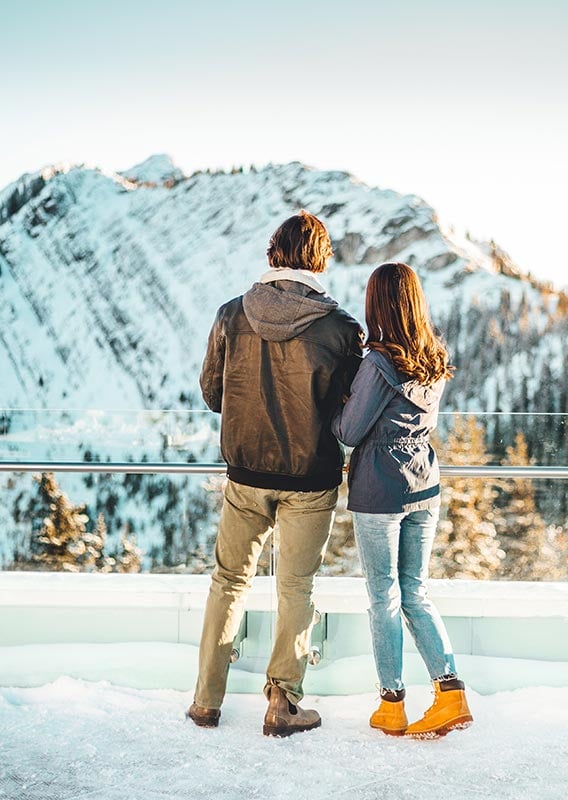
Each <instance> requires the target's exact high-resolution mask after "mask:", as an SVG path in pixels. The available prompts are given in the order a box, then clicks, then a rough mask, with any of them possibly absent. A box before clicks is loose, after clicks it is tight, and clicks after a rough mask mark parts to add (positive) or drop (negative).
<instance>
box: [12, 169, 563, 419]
mask: <svg viewBox="0 0 568 800" xmlns="http://www.w3.org/2000/svg"><path fill="white" fill-rule="evenodd" d="M300 208H306V209H308V210H309V211H311V212H312V213H315V214H317V215H318V216H320V217H321V218H322V219H323V220H324V221H325V223H326V225H327V226H328V228H329V231H330V234H331V237H332V240H333V244H334V250H335V258H334V261H333V263H332V265H331V267H330V270H329V272H328V274H327V275H326V277H325V279H324V280H325V281H326V282H327V285H328V288H329V291H330V293H331V294H332V295H334V296H335V297H336V298H337V299H338V300H339V301H340V302H341V303H342V304H343V305H345V307H347V308H348V309H349V310H350V311H351V312H352V313H353V314H354V315H355V316H357V317H358V318H359V319H362V318H363V295H364V287H365V283H366V280H367V278H368V276H369V274H370V272H371V271H372V269H373V268H374V267H375V266H376V265H377V264H379V263H380V262H381V261H385V260H398V261H406V262H407V263H409V264H411V265H413V266H414V267H415V268H416V269H417V271H418V272H419V274H420V276H421V277H422V279H423V283H424V287H425V290H426V293H427V296H428V299H429V301H430V305H431V310H432V316H433V318H434V321H435V322H436V324H437V325H439V327H440V328H441V329H442V330H443V331H444V332H445V333H446V336H447V338H448V341H449V344H450V347H451V349H452V351H453V355H454V360H455V362H456V363H457V365H458V367H460V368H461V369H460V370H459V371H458V374H457V377H456V379H455V380H454V381H453V382H452V383H451V384H450V387H449V391H448V392H447V395H446V408H462V409H470V410H471V409H486V410H492V409H495V408H500V409H502V410H533V409H540V410H560V408H561V405H562V402H564V406H565V405H566V404H565V397H566V376H565V369H564V353H565V351H566V325H565V311H566V308H567V298H566V296H565V295H562V294H560V293H558V292H555V291H553V290H552V289H551V288H550V287H546V286H544V285H542V284H539V283H538V282H537V281H535V280H534V279H532V278H530V277H529V276H526V275H522V274H521V273H520V272H519V270H517V269H516V268H515V266H514V265H513V264H511V262H510V260H509V259H508V258H507V256H506V254H505V253H503V252H502V251H500V250H499V249H498V248H497V247H496V246H495V245H489V244H484V243H479V242H475V241H471V240H470V239H468V238H464V237H458V236H456V235H455V234H454V233H453V232H452V231H451V230H444V229H442V228H441V227H440V224H439V223H438V220H437V218H436V214H435V212H434V210H433V209H432V208H431V207H430V206H429V205H428V204H427V203H425V202H424V201H423V200H421V199H420V198H418V197H416V196H414V195H406V196H403V195H400V194H398V193H396V192H394V191H390V190H384V189H378V188H373V187H369V186H367V185H365V184H363V183H361V182H360V181H358V180H357V179H355V178H354V177H353V176H351V175H349V174H347V173H344V172H326V171H319V170H314V169H310V168H308V167H305V166H303V165H302V164H300V163H297V162H293V163H290V164H285V165H275V166H274V165H270V166H268V167H266V168H264V169H262V170H258V171H257V170H254V169H250V170H235V171H233V172H231V173H224V172H215V173H210V172H199V173H195V174H193V175H191V176H189V177H186V176H184V175H183V173H182V172H181V170H179V169H178V168H177V167H175V166H174V165H173V164H172V162H171V161H170V159H169V158H168V157H167V156H153V157H151V158H149V159H148V160H147V161H145V162H143V163H142V164H139V165H137V166H135V167H133V168H131V169H126V170H124V171H123V172H121V173H120V174H107V173H105V172H103V171H101V170H99V169H92V168H86V167H84V166H70V165H60V166H53V167H49V168H48V169H45V170H43V171H41V172H38V173H34V174H31V175H28V174H26V175H24V176H22V178H21V179H20V180H18V181H16V182H15V183H13V184H11V185H10V186H8V187H7V188H6V189H4V190H3V191H2V192H1V193H0V370H1V375H2V381H1V384H0V407H4V408H6V407H20V408H21V407H35V408H129V409H139V408H152V407H153V408H183V407H185V408H187V407H191V406H196V407H201V406H202V403H201V399H200V396H199V391H198V385H197V378H198V374H199V370H200V366H201V360H202V357H203V352H204V347H205V341H206V337H207V334H208V331H209V328H210V325H211V322H212V320H213V316H214V313H215V310H216V308H217V307H218V306H219V305H220V304H221V303H222V302H224V301H225V300H227V299H228V298H230V297H232V296H234V295H236V294H239V293H241V292H242V291H244V290H245V289H246V288H248V286H249V285H250V284H251V283H252V282H253V281H254V280H255V279H256V278H257V276H258V275H259V274H261V273H262V272H263V271H264V270H265V269H266V268H267V267H266V258H265V255H264V254H265V251H266V247H267V243H268V239H269V236H270V234H271V233H272V232H273V230H274V229H275V228H276V226H277V225H278V224H279V223H280V222H281V221H282V220H283V219H285V218H286V217H287V216H289V215H291V214H293V213H295V212H297V211H298V209H300ZM543 381H547V382H548V383H547V385H546V387H545V390H543ZM562 393H564V395H563V394H562ZM563 396H564V400H563V399H562V397H563ZM523 404H524V405H523ZM524 406H526V408H524ZM545 406H546V407H545Z"/></svg>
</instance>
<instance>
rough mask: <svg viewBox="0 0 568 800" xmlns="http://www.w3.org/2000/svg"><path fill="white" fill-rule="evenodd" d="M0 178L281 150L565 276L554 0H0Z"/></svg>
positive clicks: (216, 162) (249, 158) (191, 164)
mask: <svg viewBox="0 0 568 800" xmlns="http://www.w3.org/2000/svg"><path fill="white" fill-rule="evenodd" d="M0 14H1V19H0V68H1V75H2V79H1V81H0V154H1V158H0V185H4V184H6V183H8V182H9V181H10V180H13V179H15V178H16V177H18V176H19V175H20V174H21V173H22V172H25V171H33V170H35V169H38V168H39V167H41V166H43V165H45V164H48V163H53V162H58V161H76V162H87V163H89V164H96V165H99V166H101V167H103V168H106V169H121V168H125V167H127V166H129V165H131V164H133V163H135V162H137V161H140V160H142V159H144V158H146V156H148V155H150V154H151V153H155V152H167V153H170V155H172V157H173V158H174V160H175V161H176V162H177V163H178V164H179V165H180V166H181V167H182V168H183V169H185V170H186V171H188V172H191V171H192V170H194V169H197V168H204V167H208V166H210V167H216V166H221V167H230V166H231V165H233V164H245V165H246V164H249V163H251V162H254V163H256V164H258V165H262V164H264V163H266V162H268V161H273V162H280V161H288V160H292V159H297V160H300V161H304V162H305V163H308V164H312V165H313V166H317V167H323V168H337V169H346V170H349V171H351V172H353V173H355V174H356V175H357V176H358V177H359V178H361V179H362V180H364V181H367V182H369V183H371V184H378V185H380V186H382V187H390V188H393V189H397V190H399V191H403V192H414V193H416V194H419V195H421V196H423V197H424V198H425V199H426V200H427V201H428V202H430V203H432V205H434V207H435V208H437V210H438V211H439V212H440V215H441V217H442V218H443V219H444V220H446V221H448V222H453V223H455V224H456V226H457V227H461V228H467V229H469V230H470V231H471V233H472V234H473V235H476V236H480V237H487V238H488V237H491V236H492V237H494V238H495V239H496V240H497V241H498V242H499V243H500V244H501V245H502V246H503V247H505V248H506V249H508V250H509V251H510V253H511V255H512V256H513V257H514V258H516V259H517V261H518V262H519V264H520V266H521V267H523V268H524V269H526V270H531V271H532V272H534V273H535V274H537V275H540V276H542V277H551V278H554V279H556V280H557V281H559V282H562V283H566V282H568V278H567V277H566V276H567V275H568V269H567V266H568V257H567V255H566V251H565V249H564V237H563V233H564V226H565V217H566V213H565V210H564V202H565V194H566V192H565V186H566V185H567V183H568V157H567V153H566V142H567V141H568V109H567V105H568V104H567V99H568V98H567V89H566V75H568V48H566V46H565V43H566V40H567V38H568V36H567V34H568V3H567V2H565V0H540V2H536V1H534V2H528V1H527V0H516V2H513V0H492V2H489V0H476V1H475V2H473V0H432V1H430V0H398V2H395V0H349V2H336V0H327V2H322V1H321V0H312V2H309V3H308V2H300V1H299V0H289V1H288V2H280V0H277V1H276V2H269V1H268V0H267V1H265V2H260V0H241V1H240V2H237V0H234V1H233V2H229V1H228V0H224V1H222V0H210V1H209V2H207V0H201V2H194V1H193V0H188V1H186V2H182V1H181V0H161V2H158V1H157V0H138V2H134V0H114V1H113V0H96V2H94V1H93V0H0Z"/></svg>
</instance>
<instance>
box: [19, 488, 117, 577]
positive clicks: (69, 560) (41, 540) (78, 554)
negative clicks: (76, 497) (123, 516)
mask: <svg viewBox="0 0 568 800" xmlns="http://www.w3.org/2000/svg"><path fill="white" fill-rule="evenodd" d="M37 480H39V485H40V487H39V488H40V495H41V497H42V500H43V501H44V502H46V503H47V505H48V509H49V512H48V514H47V516H46V517H44V519H43V522H42V525H41V528H40V529H39V530H38V531H36V532H34V534H35V535H34V543H33V550H34V553H33V556H32V560H33V561H34V562H35V563H36V564H37V565H38V566H40V567H41V568H43V569H48V570H65V571H67V572H79V571H102V572H109V571H110V570H111V569H112V566H113V563H114V561H113V559H109V558H107V557H106V556H105V555H104V552H103V551H104V546H105V543H106V525H105V523H104V519H103V518H102V515H101V516H100V517H99V520H98V521H97V525H96V526H95V529H94V530H93V531H88V530H87V522H88V521H89V517H88V515H87V514H86V513H85V506H76V505H74V504H73V503H72V502H71V501H70V500H69V498H68V497H67V495H66V494H64V493H63V492H62V491H61V489H60V488H59V486H58V484H57V481H56V480H55V477H54V475H53V473H51V472H44V473H42V475H41V477H40V478H39V479H37Z"/></svg>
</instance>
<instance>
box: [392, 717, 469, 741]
mask: <svg viewBox="0 0 568 800" xmlns="http://www.w3.org/2000/svg"><path fill="white" fill-rule="evenodd" d="M472 723H473V717H470V716H464V717H458V719H455V720H453V721H452V722H450V723H448V724H447V725H442V726H441V727H440V728H435V729H434V730H432V731H423V732H416V733H413V732H410V733H409V732H408V731H407V732H406V733H405V734H404V735H405V736H408V737H409V738H411V739H439V738H441V737H442V736H446V735H447V734H448V733H450V732H451V731H464V730H465V729H466V728H469V726H470V725H471V724H472Z"/></svg>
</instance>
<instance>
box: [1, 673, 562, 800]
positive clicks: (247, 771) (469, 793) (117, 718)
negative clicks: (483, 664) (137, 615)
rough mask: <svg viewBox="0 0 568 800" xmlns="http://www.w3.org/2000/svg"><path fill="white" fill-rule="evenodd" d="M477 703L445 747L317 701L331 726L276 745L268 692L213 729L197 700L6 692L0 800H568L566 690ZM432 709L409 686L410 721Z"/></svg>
mask: <svg viewBox="0 0 568 800" xmlns="http://www.w3.org/2000/svg"><path fill="white" fill-rule="evenodd" d="M469 697H470V704H471V707H472V712H473V714H474V717H475V724H474V725H473V727H471V728H470V729H469V730H467V731H460V732H454V733H451V734H450V735H448V736H447V737H446V738H445V739H440V740H437V741H414V740H404V739H392V738H389V737H386V736H384V735H383V734H381V733H380V732H378V731H374V730H372V729H371V728H369V727H368V724H367V719H368V716H369V713H370V711H371V710H372V709H373V707H374V705H375V703H376V697H375V696H374V695H356V696H351V697H307V698H306V699H305V701H304V705H305V706H306V707H310V706H312V707H315V708H317V709H318V710H319V711H320V713H321V715H322V718H323V725H322V727H321V728H320V729H318V730H316V731H311V732H309V733H304V734H298V735H296V736H293V737H291V738H290V739H272V738H266V737H264V736H263V735H262V718H263V715H264V711H265V707H266V702H265V700H264V698H263V697H262V696H260V695H229V696H228V697H227V699H226V702H225V705H224V707H223V713H222V717H221V725H220V727H219V728H218V729H216V730H203V729H199V728H196V727H195V726H194V725H193V724H192V723H191V722H187V721H185V719H184V715H183V712H184V709H185V708H186V707H187V705H188V704H189V703H190V701H191V693H190V692H175V691H140V690H135V689H126V688H121V687H117V686H112V685H109V684H107V683H87V682H84V681H78V680H73V679H71V678H60V679H58V680H57V681H55V683H52V684H48V685H45V686H42V687H39V688H36V689H0V797H2V798H10V800H36V799H37V800H126V799H127V798H128V799H129V798H132V799H133V800H134V799H135V800H174V798H176V800H178V799H179V800H181V798H183V800H197V798H207V799H208V800H210V799H211V800H212V799H213V798H223V800H242V798H246V800H248V799H249V798H257V797H258V798H263V800H272V799H274V800H277V799H278V798H294V800H304V798H306V799H308V798H309V800H319V799H320V798H321V799H322V800H323V798H325V800H328V799H329V798H350V800H374V799H375V798H377V799H378V798H380V799H381V800H399V798H400V799H402V798H416V799H418V798H420V800H428V799H429V798H432V800H434V799H435V800H440V798H443V797H450V798H454V797H460V800H470V799H471V800H473V799H474V798H475V799H476V800H478V799H479V798H491V800H509V799H511V800H513V799H514V800H532V798H539V800H556V798H558V799H559V800H560V798H562V800H565V798H566V796H567V795H568V688H564V689H551V688H546V687H542V688H531V689H521V690H518V691H515V692H503V693H499V694H494V695H489V696H485V697H484V696H481V695H477V694H475V693H473V692H470V694H469ZM429 702H430V693H429V690H428V688H426V687H423V686H417V687H410V689H409V692H408V702H407V706H408V711H409V716H410V717H412V718H414V717H416V716H418V715H419V714H420V713H421V712H422V710H423V709H424V708H425V707H426V706H427V705H428V704H429Z"/></svg>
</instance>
